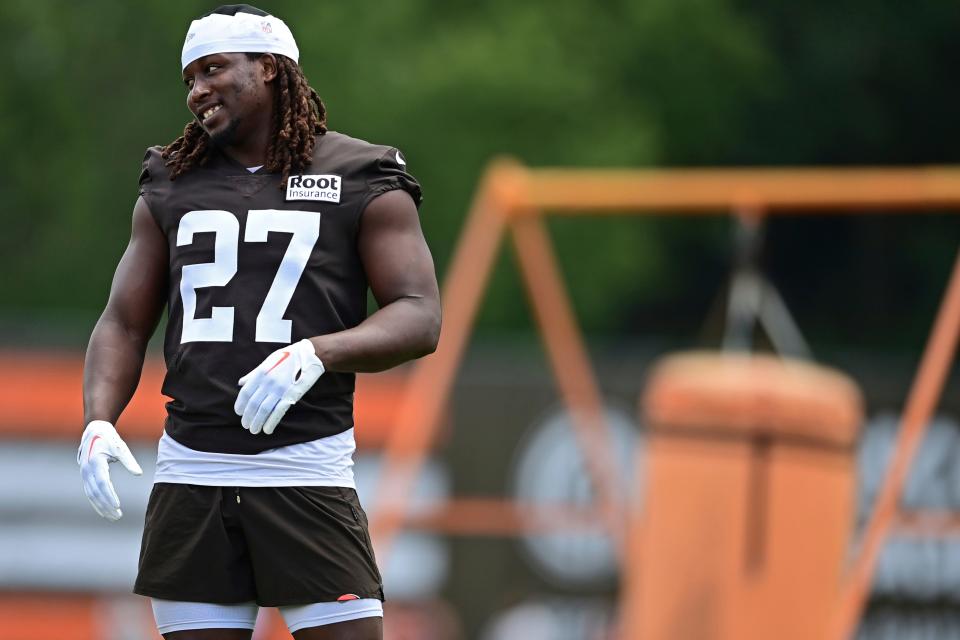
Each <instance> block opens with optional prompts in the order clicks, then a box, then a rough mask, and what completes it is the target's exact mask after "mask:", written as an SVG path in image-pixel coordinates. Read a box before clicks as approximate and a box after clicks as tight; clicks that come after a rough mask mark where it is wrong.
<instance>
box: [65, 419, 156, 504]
mask: <svg viewBox="0 0 960 640" xmlns="http://www.w3.org/2000/svg"><path fill="white" fill-rule="evenodd" d="M116 460H119V461H120V464H122V465H123V466H124V467H126V469H127V471H129V472H130V473H132V474H133V475H135V476H139V475H141V474H142V473H143V469H141V468H140V465H139V464H137V461H136V459H134V457H133V454H132V453H130V449H129V448H128V447H127V443H125V442H124V441H123V438H121V437H120V434H119V433H117V430H116V429H114V428H113V425H112V424H110V423H109V422H106V421H105V420H93V421H91V422H90V424H88V425H87V428H86V429H84V431H83V437H82V438H81V439H80V448H79V449H78V450H77V463H78V464H79V465H80V477H81V478H82V479H83V492H84V493H85V494H87V500H89V501H90V504H92V505H93V509H94V511H96V512H97V513H99V514H100V515H101V516H102V517H104V518H106V519H107V520H119V519H120V516H122V515H123V512H122V511H120V498H118V497H117V492H116V491H115V490H114V488H113V483H112V482H110V463H111V462H114V461H116Z"/></svg>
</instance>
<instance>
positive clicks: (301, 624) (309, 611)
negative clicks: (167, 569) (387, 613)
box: [150, 598, 383, 634]
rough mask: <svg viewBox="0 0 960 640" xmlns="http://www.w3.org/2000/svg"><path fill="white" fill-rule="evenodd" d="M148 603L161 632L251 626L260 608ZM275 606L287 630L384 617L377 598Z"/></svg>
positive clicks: (228, 605) (248, 603) (161, 601)
mask: <svg viewBox="0 0 960 640" xmlns="http://www.w3.org/2000/svg"><path fill="white" fill-rule="evenodd" d="M150 602H151V604H152V605H153V617H154V619H155V620H156V621H157V629H158V630H159V631H160V633H161V634H164V633H172V632H174V631H187V630H188V629H253V628H254V626H256V622H257V613H258V611H259V609H260V608H259V607H258V606H257V605H256V603H254V602H247V603H242V604H210V603H206V602H176V601H173V600H159V599H157V598H151V599H150ZM278 608H279V610H280V615H282V616H283V619H284V621H285V622H286V623H287V628H288V629H289V630H290V633H295V632H297V631H299V630H300V629H306V628H309V627H320V626H323V625H325V624H334V623H336V622H346V621H348V620H358V619H360V618H372V617H381V618H382V617H383V603H382V602H380V601H379V600H377V599H376V598H362V599H360V600H349V601H347V602H317V603H314V604H305V605H298V606H290V607H278Z"/></svg>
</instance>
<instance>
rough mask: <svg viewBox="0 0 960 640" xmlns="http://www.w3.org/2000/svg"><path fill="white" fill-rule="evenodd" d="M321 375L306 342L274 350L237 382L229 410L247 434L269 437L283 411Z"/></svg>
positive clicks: (310, 345) (321, 366)
mask: <svg viewBox="0 0 960 640" xmlns="http://www.w3.org/2000/svg"><path fill="white" fill-rule="evenodd" d="M322 375H323V363H322V362H320V358H318V357H317V353H316V351H314V349H313V344H311V343H310V341H309V340H306V339H304V340H301V341H300V342H295V343H293V344H291V345H290V346H287V347H283V348H282V349H277V350H276V351H274V352H273V353H271V354H270V355H269V356H267V357H266V359H264V361H263V362H261V363H260V365H259V366H258V367H257V368H256V369H254V370H253V371H251V372H250V373H248V374H247V375H245V376H243V377H242V378H240V394H239V395H238V396H237V401H236V402H235V403H234V405H233V410H234V411H235V412H236V414H237V415H238V416H240V424H242V425H243V428H244V429H249V430H250V433H260V432H261V431H263V432H264V433H266V434H271V433H273V430H274V429H276V428H277V423H279V422H280V419H281V418H283V416H284V414H285V413H286V412H287V409H289V408H290V407H291V406H293V404H294V403H295V402H297V401H298V400H299V399H300V398H302V397H303V394H305V393H306V392H307V391H308V390H309V389H310V387H312V386H313V384H314V383H315V382H316V381H317V379H318V378H319V377H320V376H322Z"/></svg>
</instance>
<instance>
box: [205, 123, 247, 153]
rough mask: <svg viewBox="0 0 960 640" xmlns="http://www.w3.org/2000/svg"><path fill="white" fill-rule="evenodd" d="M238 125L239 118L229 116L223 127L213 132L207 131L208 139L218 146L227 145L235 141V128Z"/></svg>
mask: <svg viewBox="0 0 960 640" xmlns="http://www.w3.org/2000/svg"><path fill="white" fill-rule="evenodd" d="M239 126H240V120H239V119H238V118H231V119H230V121H229V122H227V124H225V125H224V126H223V127H221V128H220V129H218V130H217V131H215V132H214V133H209V132H208V133H207V135H209V136H210V140H211V141H212V142H213V143H214V144H215V145H217V146H218V147H229V146H230V145H232V144H233V143H234V142H235V141H236V138H237V128H238V127H239Z"/></svg>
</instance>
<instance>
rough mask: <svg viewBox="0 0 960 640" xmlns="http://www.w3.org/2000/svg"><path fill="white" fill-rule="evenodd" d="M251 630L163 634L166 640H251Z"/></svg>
mask: <svg viewBox="0 0 960 640" xmlns="http://www.w3.org/2000/svg"><path fill="white" fill-rule="evenodd" d="M251 636H253V631H250V630H249V629H189V630H187V631H171V632H170V633H165V634H163V638H164V640H250V638H251Z"/></svg>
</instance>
